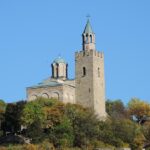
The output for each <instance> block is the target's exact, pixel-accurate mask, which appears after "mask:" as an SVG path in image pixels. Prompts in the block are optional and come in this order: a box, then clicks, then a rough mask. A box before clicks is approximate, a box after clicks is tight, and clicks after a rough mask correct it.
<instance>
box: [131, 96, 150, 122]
mask: <svg viewBox="0 0 150 150" xmlns="http://www.w3.org/2000/svg"><path fill="white" fill-rule="evenodd" d="M128 112H129V114H130V115H132V116H134V118H135V119H134V120H135V121H137V122H138V123H139V124H142V121H143V119H144V118H145V117H147V116H150V104H148V103H146V102H144V101H142V100H140V99H138V98H133V99H131V100H130V101H129V103H128Z"/></svg>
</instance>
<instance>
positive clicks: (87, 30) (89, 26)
mask: <svg viewBox="0 0 150 150" xmlns="http://www.w3.org/2000/svg"><path fill="white" fill-rule="evenodd" d="M83 33H93V30H92V27H91V24H90V19H89V18H88V19H87V23H86V26H85V29H84V31H83Z"/></svg>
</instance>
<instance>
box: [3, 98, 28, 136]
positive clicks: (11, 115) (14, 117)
mask: <svg viewBox="0 0 150 150" xmlns="http://www.w3.org/2000/svg"><path fill="white" fill-rule="evenodd" d="M25 103H26V102H25V101H19V102H17V103H9V104H7V107H6V111H5V123H4V127H5V132H11V133H16V132H18V131H20V130H21V115H22V110H23V108H24V106H25Z"/></svg>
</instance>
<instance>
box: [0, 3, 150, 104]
mask: <svg viewBox="0 0 150 150" xmlns="http://www.w3.org/2000/svg"><path fill="white" fill-rule="evenodd" d="M149 6H150V1H149V0H143V1H142V0H63V1H61V0H55V1H54V0H44V1H42V0H25V1H20V0H13V1H11V0H1V1H0V99H4V100H5V101H7V102H13V101H17V100H21V99H26V87H28V86H31V85H35V84H37V83H38V82H40V81H41V80H43V79H45V78H47V77H49V76H51V68H50V64H51V62H52V61H53V60H54V59H55V58H56V57H58V55H61V56H62V57H64V58H65V59H66V61H67V62H68V64H69V77H70V78H74V69H75V67H74V65H75V64H74V53H75V51H79V50H81V42H82V40H81V34H82V32H83V29H84V27H85V24H86V15H87V14H90V16H91V18H90V22H91V24H92V28H93V30H94V32H95V34H96V47H97V49H98V50H99V51H104V54H105V79H106V97H107V98H109V99H122V100H123V101H124V102H125V103H127V102H128V101H129V100H130V99H131V98H132V97H138V98H140V99H142V100H146V101H150V91H149V90H150V88H149V87H150V19H149V17H150V9H149Z"/></svg>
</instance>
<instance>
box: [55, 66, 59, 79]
mask: <svg viewBox="0 0 150 150" xmlns="http://www.w3.org/2000/svg"><path fill="white" fill-rule="evenodd" d="M58 69H59V64H57V66H56V77H57V78H58V77H59V70H58Z"/></svg>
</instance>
